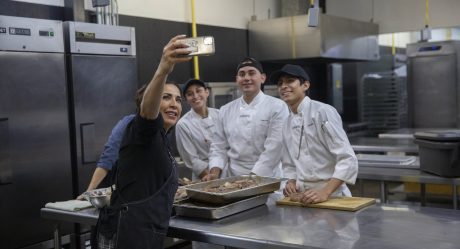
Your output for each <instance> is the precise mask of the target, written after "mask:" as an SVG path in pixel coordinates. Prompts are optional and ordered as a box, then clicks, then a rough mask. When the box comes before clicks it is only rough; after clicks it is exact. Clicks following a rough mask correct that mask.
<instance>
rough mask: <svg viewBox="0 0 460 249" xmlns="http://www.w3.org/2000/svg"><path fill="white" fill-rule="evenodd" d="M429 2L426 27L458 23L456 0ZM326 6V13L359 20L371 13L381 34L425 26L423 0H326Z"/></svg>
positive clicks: (412, 29) (458, 7)
mask: <svg viewBox="0 0 460 249" xmlns="http://www.w3.org/2000/svg"><path fill="white" fill-rule="evenodd" d="M429 6H430V7H429V13H430V27H432V28H439V27H455V26H460V15H459V14H458V13H459V12H460V1H459V0H431V1H429ZM326 10H327V13H328V14H330V15H334V16H342V17H347V18H351V19H356V20H362V21H370V20H371V18H372V17H373V19H374V22H376V23H378V24H379V28H380V33H381V34H384V33H392V32H401V31H415V30H420V29H422V28H423V27H424V26H425V19H424V18H425V0H326ZM373 13H374V14H373Z"/></svg>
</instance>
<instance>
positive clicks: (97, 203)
mask: <svg viewBox="0 0 460 249" xmlns="http://www.w3.org/2000/svg"><path fill="white" fill-rule="evenodd" d="M88 201H89V202H90V203H91V205H93V206H94V207H96V208H103V207H105V206H109V205H110V195H100V196H89V197H88Z"/></svg>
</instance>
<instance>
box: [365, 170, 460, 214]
mask: <svg viewBox="0 0 460 249" xmlns="http://www.w3.org/2000/svg"><path fill="white" fill-rule="evenodd" d="M361 179H363V180H375V181H379V182H380V199H381V201H382V203H385V202H386V201H387V188H386V182H414V183H420V196H421V204H422V206H425V203H426V198H425V197H426V193H425V184H427V183H434V184H448V185H452V202H453V208H454V209H457V202H458V199H457V185H460V178H446V177H442V176H437V175H433V174H429V173H425V172H423V171H420V170H418V169H404V168H401V169H398V168H386V167H375V166H371V167H364V166H362V165H360V167H359V171H358V180H361ZM361 193H362V191H361Z"/></svg>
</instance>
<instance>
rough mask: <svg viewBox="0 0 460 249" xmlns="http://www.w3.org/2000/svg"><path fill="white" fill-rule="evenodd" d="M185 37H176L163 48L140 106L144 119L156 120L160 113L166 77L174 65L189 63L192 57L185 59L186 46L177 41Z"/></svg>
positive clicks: (186, 53) (187, 51)
mask: <svg viewBox="0 0 460 249" xmlns="http://www.w3.org/2000/svg"><path fill="white" fill-rule="evenodd" d="M182 38H185V35H178V36H175V37H174V38H172V39H171V40H170V41H169V42H168V44H166V46H165V47H164V48H163V55H162V56H161V60H160V64H159V65H158V68H157V70H156V72H155V74H154V75H153V78H152V80H151V81H150V83H149V84H148V86H147V88H146V90H145V93H144V97H143V99H142V102H141V106H140V115H141V117H143V118H146V119H156V118H157V117H158V114H159V112H160V102H161V94H162V92H163V87H164V84H165V82H166V79H167V77H168V75H169V74H170V73H171V72H172V70H173V69H174V65H176V63H179V62H185V61H189V60H190V59H191V58H192V57H187V56H186V55H188V54H189V53H190V51H189V50H188V49H187V45H185V44H183V43H182V42H180V41H179V40H180V39H182Z"/></svg>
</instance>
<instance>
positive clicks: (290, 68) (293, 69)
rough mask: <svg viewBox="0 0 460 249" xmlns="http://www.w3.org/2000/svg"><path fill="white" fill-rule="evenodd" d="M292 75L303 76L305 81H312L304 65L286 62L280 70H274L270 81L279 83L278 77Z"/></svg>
mask: <svg viewBox="0 0 460 249" xmlns="http://www.w3.org/2000/svg"><path fill="white" fill-rule="evenodd" d="M286 74H287V75H291V76H294V77H298V78H302V79H303V80H305V81H310V77H309V76H308V74H307V72H305V70H303V68H302V67H300V66H298V65H292V64H286V65H284V66H283V67H282V68H281V69H280V70H277V71H275V72H273V73H272V74H271V75H270V82H271V83H273V84H275V85H277V84H278V79H279V78H280V77H281V76H283V75H286Z"/></svg>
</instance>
